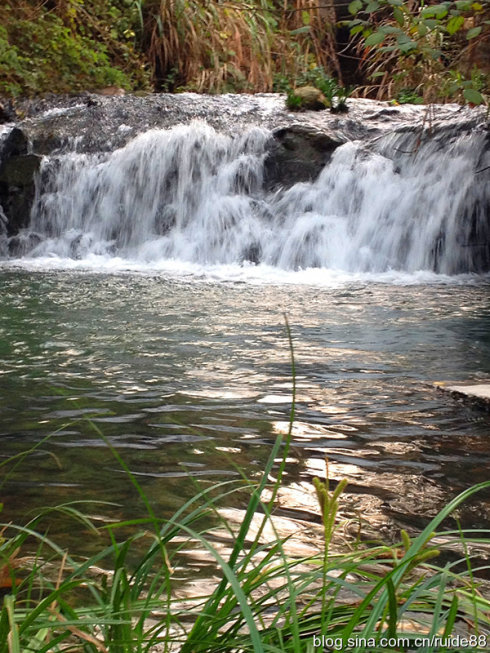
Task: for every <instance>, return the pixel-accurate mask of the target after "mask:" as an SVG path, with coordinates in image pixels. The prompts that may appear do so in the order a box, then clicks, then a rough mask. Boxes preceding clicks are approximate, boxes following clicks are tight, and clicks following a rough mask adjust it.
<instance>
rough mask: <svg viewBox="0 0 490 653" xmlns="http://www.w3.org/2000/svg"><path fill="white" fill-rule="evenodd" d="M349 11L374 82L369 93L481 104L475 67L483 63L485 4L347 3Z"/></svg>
mask: <svg viewBox="0 0 490 653" xmlns="http://www.w3.org/2000/svg"><path fill="white" fill-rule="evenodd" d="M349 11H350V13H351V14H352V15H353V18H352V20H350V21H348V25H349V27H350V32H351V35H352V36H353V37H355V38H356V39H358V43H359V48H360V50H362V51H363V55H362V56H363V59H364V62H365V68H366V70H367V72H368V74H369V77H370V79H371V81H372V82H374V84H373V85H372V86H371V88H370V89H368V90H369V91H370V92H372V91H373V90H374V91H375V92H376V97H377V98H378V99H389V98H392V97H396V95H397V93H399V92H401V91H402V90H403V89H406V88H410V89H413V92H414V93H415V94H416V95H420V96H422V97H423V98H424V100H425V101H436V100H445V99H448V98H450V99H456V100H464V101H467V102H472V103H473V104H481V103H482V102H484V101H485V93H486V92H487V88H488V78H487V77H486V76H485V74H484V72H483V70H482V69H480V68H479V65H481V66H482V67H484V66H485V65H486V64H485V61H484V60H483V48H484V47H485V43H487V42H488V37H489V35H490V28H489V26H490V20H489V19H490V11H489V7H488V4H487V3H483V4H481V3H480V2H479V1H475V0H454V1H452V0H446V1H444V2H440V3H426V2H424V0H413V1H410V2H409V1H408V0H352V2H351V3H350V4H349ZM485 56H486V55H485Z"/></svg>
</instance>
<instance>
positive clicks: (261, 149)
mask: <svg viewBox="0 0 490 653" xmlns="http://www.w3.org/2000/svg"><path fill="white" fill-rule="evenodd" d="M270 138H271V134H270V133H269V132H267V131H265V130H262V129H253V130H251V131H249V132H247V133H246V134H245V135H243V136H240V137H236V138H232V137H230V136H226V135H224V134H220V133H217V132H216V131H214V130H213V129H212V128H211V127H209V126H207V125H205V124H202V123H194V124H191V125H190V126H185V127H184V126H178V127H174V128H172V129H170V130H153V131H149V132H147V133H145V134H142V135H140V136H138V137H137V138H135V139H134V140H133V141H132V142H130V143H129V144H128V145H127V146H126V147H125V148H123V149H120V150H117V151H115V152H113V153H112V154H111V155H97V156H95V155H80V154H67V155H63V156H60V157H58V158H56V157H52V158H51V159H46V161H45V162H44V168H43V173H42V178H43V184H42V189H41V192H40V193H39V194H38V198H37V201H36V203H35V206H34V209H33V214H32V220H31V226H30V231H31V232H35V233H37V234H38V235H39V237H40V242H39V244H38V245H37V246H36V247H35V248H34V249H33V250H32V252H31V253H30V256H46V255H56V256H61V257H75V258H83V257H86V256H87V255H93V254H96V255H99V254H100V255H117V256H119V257H122V258H124V259H130V260H137V261H141V262H145V263H151V262H157V261H161V260H163V259H165V260H168V259H176V260H180V261H186V262H194V263H200V264H221V263H240V262H243V261H247V260H248V261H252V262H254V263H265V264H267V265H272V266H277V267H280V268H285V269H299V268H310V267H323V268H331V269H332V268H333V269H339V270H343V271H347V272H383V271H386V270H391V269H393V270H405V271H408V272H413V271H416V270H435V271H438V272H442V273H448V274H451V273H453V272H458V271H462V270H463V271H464V270H472V269H475V268H477V267H478V264H477V263H475V256H476V257H478V252H477V253H476V254H475V247H474V246H473V245H471V246H470V245H469V243H470V240H471V239H472V240H473V241H474V240H475V237H476V240H478V230H479V229H488V224H487V223H488V217H487V216H486V215H485V212H486V207H488V206H489V204H490V191H489V189H488V187H487V186H486V185H485V176H484V175H483V174H482V175H480V176H479V175H478V173H477V174H475V172H476V170H477V167H478V166H480V167H484V166H486V165H488V161H486V160H485V156H488V155H486V154H485V153H484V149H483V148H484V140H485V139H482V138H481V135H478V136H471V135H467V134H466V135H461V136H459V137H457V136H454V137H453V138H451V139H449V142H447V143H443V141H442V140H441V139H430V138H429V139H427V140H426V142H425V143H424V144H423V145H421V146H419V144H416V143H415V136H414V134H412V133H408V132H407V133H402V134H395V135H393V136H388V137H384V138H383V139H380V140H379V142H378V143H377V144H376V145H375V146H374V147H373V145H371V148H370V150H371V151H368V150H367V149H366V147H365V146H363V144H361V143H359V142H352V143H347V144H345V145H342V146H340V147H338V148H337V150H336V151H335V153H334V155H333V158H332V160H331V162H330V163H329V164H328V165H327V166H326V167H325V168H324V170H323V172H322V173H321V174H320V176H319V177H318V179H317V180H316V181H315V182H313V183H298V184H296V185H294V186H293V187H291V188H289V189H284V190H280V191H276V192H274V193H267V192H266V191H265V190H264V185H263V169H264V160H265V158H266V156H267V143H268V141H269V139H270ZM373 150H375V151H373ZM475 234H476V236H475Z"/></svg>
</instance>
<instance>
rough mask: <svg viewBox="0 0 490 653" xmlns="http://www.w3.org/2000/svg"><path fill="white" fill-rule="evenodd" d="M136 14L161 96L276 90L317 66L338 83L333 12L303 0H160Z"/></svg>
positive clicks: (338, 72) (148, 4) (308, 0)
mask: <svg viewBox="0 0 490 653" xmlns="http://www.w3.org/2000/svg"><path fill="white" fill-rule="evenodd" d="M332 6H333V5H332ZM332 12H333V13H332ZM144 13H145V19H144V34H145V39H146V47H147V52H148V56H149V59H150V62H151V67H152V70H153V71H154V75H155V81H156V82H157V85H158V84H160V85H163V87H164V88H167V89H174V88H176V87H177V88H178V87H179V86H180V87H185V88H187V89H194V90H196V91H205V92H212V93H219V92H226V91H228V92H229V91H238V92H243V91H249V92H258V91H272V90H282V89H280V88H279V87H280V84H281V80H283V79H288V80H289V81H290V82H292V83H293V82H294V80H295V79H296V78H297V77H299V76H300V75H301V74H304V73H305V72H306V71H307V70H309V69H310V68H311V67H315V66H320V65H321V66H323V67H324V68H325V69H326V70H328V71H329V72H336V73H337V74H338V75H340V69H339V66H338V60H337V55H336V50H335V37H334V25H335V11H334V10H333V9H332V10H331V11H330V13H326V12H325V9H324V8H321V7H319V5H318V3H316V2H311V1H310V0H297V1H296V2H294V3H292V2H282V1H281V2H277V1H273V0H250V1H249V2H242V0H227V1H226V2H213V1H211V0H204V1H202V0H170V1H169V0H160V2H158V3H157V2H155V1H153V2H149V3H146V5H145V12H144Z"/></svg>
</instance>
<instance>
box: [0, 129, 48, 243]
mask: <svg viewBox="0 0 490 653" xmlns="http://www.w3.org/2000/svg"><path fill="white" fill-rule="evenodd" d="M18 131H20V130H18ZM40 164H41V157H40V156H37V155H35V154H27V155H24V156H22V155H15V156H10V157H9V158H8V159H6V160H4V162H3V163H2V165H1V166H0V204H1V206H2V207H3V211H4V213H5V216H6V217H7V221H8V222H7V234H8V235H9V236H12V235H14V234H16V233H18V231H19V230H20V229H22V228H24V227H26V226H27V225H28V224H29V217H30V212H31V207H32V203H33V201H34V196H35V190H36V188H35V178H36V175H37V173H38V172H39V167H40Z"/></svg>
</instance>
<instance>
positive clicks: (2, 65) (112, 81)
mask: <svg viewBox="0 0 490 653" xmlns="http://www.w3.org/2000/svg"><path fill="white" fill-rule="evenodd" d="M55 4H57V3H55ZM60 6H61V5H60ZM131 20H133V18H132V14H131V13H129V14H126V13H124V12H123V10H122V9H120V8H118V7H117V6H116V4H115V3H114V2H109V3H103V2H101V1H99V0H87V2H85V3H84V2H82V0H68V2H66V3H65V4H64V5H63V10H62V11H61V9H60V11H59V13H57V12H56V11H53V10H50V9H49V8H48V7H47V3H46V4H42V3H39V4H36V3H33V4H32V5H31V4H30V3H27V2H26V3H13V2H8V3H7V4H6V5H5V6H4V7H1V8H0V23H1V24H2V25H3V26H2V27H1V28H0V93H3V94H6V95H11V96H18V95H35V94H38V93H46V92H58V93H60V92H71V91H80V90H84V89H96V88H101V87H105V86H120V87H123V88H125V89H130V88H133V87H145V86H147V85H148V82H147V75H146V73H145V71H144V68H143V65H142V62H141V61H140V60H139V59H138V57H137V56H136V54H135V53H134V50H133V46H132V44H131V43H130V41H134V38H135V32H134V30H132V29H131ZM109 21H110V22H109Z"/></svg>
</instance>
